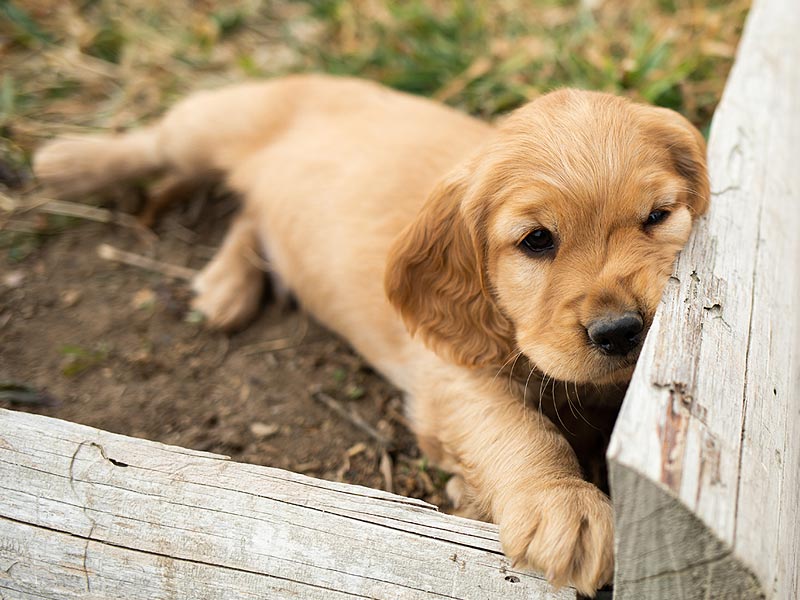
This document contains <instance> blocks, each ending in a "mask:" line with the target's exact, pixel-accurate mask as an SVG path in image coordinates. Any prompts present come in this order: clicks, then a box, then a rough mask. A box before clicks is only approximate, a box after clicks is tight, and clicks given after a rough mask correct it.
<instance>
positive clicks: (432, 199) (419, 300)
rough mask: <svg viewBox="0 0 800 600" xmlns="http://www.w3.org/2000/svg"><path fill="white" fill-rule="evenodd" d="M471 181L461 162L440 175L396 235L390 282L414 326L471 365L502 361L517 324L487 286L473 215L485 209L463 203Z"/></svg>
mask: <svg viewBox="0 0 800 600" xmlns="http://www.w3.org/2000/svg"><path fill="white" fill-rule="evenodd" d="M468 181H469V173H468V170H467V169H466V168H461V169H459V170H457V171H455V172H453V173H451V174H450V175H449V176H448V177H446V178H445V179H444V180H443V181H441V182H439V184H438V185H437V186H436V188H435V189H434V191H433V192H432V193H431V195H430V196H429V198H428V200H427V202H426V203H425V205H424V206H423V208H422V210H421V212H420V214H419V215H418V216H417V218H416V220H415V221H413V222H412V223H411V224H410V225H409V226H408V227H406V228H405V229H404V230H403V231H402V232H401V233H400V235H399V237H398V238H397V239H396V240H395V242H394V245H393V247H392V249H391V251H390V252H389V258H388V262H387V265H386V275H385V280H384V284H385V288H386V294H387V296H388V298H389V301H390V302H391V303H392V304H393V305H394V306H395V308H397V309H398V310H399V311H400V314H401V315H402V317H403V320H404V321H405V324H406V327H407V328H408V330H409V332H410V333H411V334H412V335H414V334H415V333H417V332H419V333H420V335H421V336H422V338H423V340H424V341H425V343H426V344H427V345H428V346H429V347H430V348H431V349H432V350H433V351H434V352H436V353H437V354H439V355H444V356H446V357H448V358H449V359H450V360H453V361H454V362H456V363H458V364H461V365H465V366H482V365H489V364H501V363H503V362H504V361H505V360H506V359H507V358H508V356H510V353H511V351H512V349H513V347H514V342H513V339H514V335H513V328H512V326H511V322H510V321H509V320H508V319H507V318H506V317H505V316H504V315H503V314H502V313H501V312H500V309H499V308H498V307H497V305H496V304H495V301H494V299H493V297H492V295H491V292H490V291H489V290H488V289H487V281H486V278H485V276H484V261H485V249H484V243H483V241H481V240H479V239H477V237H478V229H479V224H478V223H475V222H468V221H472V220H477V219H479V217H478V216H467V215H466V214H465V213H466V211H464V210H463V206H464V202H463V201H464V198H465V195H466V193H467V189H468V187H469V185H468ZM475 212H480V211H475Z"/></svg>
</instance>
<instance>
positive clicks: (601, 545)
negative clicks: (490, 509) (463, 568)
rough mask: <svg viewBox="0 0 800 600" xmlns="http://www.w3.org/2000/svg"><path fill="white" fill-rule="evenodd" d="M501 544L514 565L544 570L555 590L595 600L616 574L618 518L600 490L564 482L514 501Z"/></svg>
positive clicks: (579, 482)
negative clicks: (567, 590)
mask: <svg viewBox="0 0 800 600" xmlns="http://www.w3.org/2000/svg"><path fill="white" fill-rule="evenodd" d="M510 504H511V505H510V506H507V507H506V510H505V511H504V515H505V518H504V519H503V521H501V523H500V540H501V542H502V544H503V548H504V549H505V552H506V554H507V555H508V556H509V557H511V558H512V560H514V563H515V565H519V566H527V567H530V568H532V569H534V570H537V571H541V572H543V573H544V574H545V576H546V577H547V579H548V580H549V581H550V582H551V583H552V584H553V585H555V586H562V585H572V586H574V587H575V588H576V589H577V590H578V591H579V592H580V593H582V594H584V595H587V596H594V595H595V593H596V590H597V589H598V588H599V587H601V586H603V585H604V584H606V583H608V582H609V581H610V580H611V577H612V575H613V571H614V552H613V547H614V514H613V510H612V507H611V502H610V501H609V499H608V498H607V497H606V495H605V494H603V493H602V492H601V491H600V490H599V489H597V488H596V487H595V486H593V485H591V484H589V483H587V482H585V481H582V480H580V479H563V480H557V481H554V482H552V483H550V484H548V485H546V486H537V488H536V491H535V492H534V493H533V494H531V493H530V492H529V493H528V494H524V493H523V494H520V495H519V496H518V497H515V498H513V499H512V500H511V502H510Z"/></svg>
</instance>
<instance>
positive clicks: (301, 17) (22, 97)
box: [0, 0, 749, 162]
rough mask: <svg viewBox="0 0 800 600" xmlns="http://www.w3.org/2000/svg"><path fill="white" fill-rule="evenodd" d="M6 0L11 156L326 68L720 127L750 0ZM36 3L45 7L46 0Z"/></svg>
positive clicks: (0, 31)
mask: <svg viewBox="0 0 800 600" xmlns="http://www.w3.org/2000/svg"><path fill="white" fill-rule="evenodd" d="M596 4H597V7H596V8H595V9H593V10H590V9H589V8H586V7H585V6H584V4H582V3H580V2H572V1H556V0H542V1H525V0H504V1H500V0H493V1H489V0H477V1H474V2H469V1H467V0H451V1H446V2H445V1H437V0H430V1H422V0H405V1H403V2H379V1H377V0H371V1H369V0H273V1H269V2H267V1H265V2H259V1H258V0H230V1H222V0H206V1H205V2H203V3H202V7H203V9H202V10H201V9H200V8H198V7H199V6H200V5H201V3H196V2H191V1H190V0H177V1H176V2H169V3H154V2H149V1H146V0H119V1H118V0H91V1H90V2H80V3H78V2H63V3H41V4H39V3H30V4H29V3H26V2H21V1H20V0H2V2H0V40H3V41H2V42H0V56H2V61H3V64H4V69H3V75H2V78H0V136H2V137H3V138H4V139H3V140H0V142H2V143H0V160H4V161H8V160H10V159H9V153H10V152H11V150H10V149H11V148H13V149H14V152H16V153H17V154H15V155H14V157H13V160H14V161H16V162H19V157H18V154H19V151H20V150H21V151H22V152H23V154H24V158H25V159H27V157H28V155H29V153H30V151H31V149H32V148H33V147H35V146H36V145H38V144H39V143H40V142H41V140H42V139H44V138H47V137H50V136H52V135H54V134H58V133H70V132H73V131H86V130H92V129H95V128H103V129H106V128H119V127H129V126H132V125H136V124H138V123H141V122H143V121H146V120H147V119H149V118H151V117H153V116H154V115H157V114H159V113H161V112H162V111H163V110H164V109H165V108H166V107H167V106H168V105H169V104H171V103H172V102H174V100H175V99H176V98H177V97H179V96H180V95H183V94H185V93H187V92H189V91H191V90H193V89H197V88H201V87H212V86H218V85H221V84H223V83H226V82H231V81H240V80H242V79H245V78H248V77H269V76H276V75H281V74H285V73H290V72H303V71H324V72H330V73H338V74H346V75H355V76H360V77H366V78H370V79H375V80H378V81H381V82H383V83H385V84H387V85H390V86H392V87H395V88H398V89H401V90H405V91H408V92H411V93H415V94H421V95H425V96H431V97H434V98H437V99H439V100H441V101H444V102H447V103H449V104H451V105H453V106H457V107H459V108H461V109H463V110H465V111H467V112H469V113H472V114H475V115H479V116H482V117H484V118H492V117H494V116H496V115H500V114H502V113H504V112H507V111H509V110H512V109H513V108H515V107H516V106H519V105H520V104H521V103H523V102H525V101H527V100H530V99H532V98H535V97H536V96H538V95H540V94H542V93H544V92H546V91H548V90H551V89H554V88H558V87H563V86H575V87H582V88H589V89H596V90H603V91H608V92H614V93H618V94H624V95H626V96H629V97H632V98H635V99H637V100H641V101H645V102H650V103H654V104H659V105H662V106H667V107H670V108H674V109H676V110H679V111H681V112H683V113H684V114H685V115H686V116H687V117H688V118H689V119H690V120H692V121H693V122H694V123H695V124H697V125H698V126H700V127H705V126H707V125H708V122H709V121H710V118H711V116H712V114H713V110H714V107H715V106H716V103H717V102H718V100H719V97H720V94H721V91H722V88H723V85H724V81H725V77H726V75H727V72H728V69H729V68H730V65H731V63H732V60H733V56H734V51H735V47H736V44H737V42H738V38H739V35H740V33H741V28H742V24H743V21H744V17H745V14H746V11H747V8H748V4H749V1H748V0H730V1H727V2H723V1H717V2H709V3H702V2H699V1H697V0H632V1H629V0H606V1H605V2H602V1H601V2H599V3H596ZM37 7H39V8H38V9H37Z"/></svg>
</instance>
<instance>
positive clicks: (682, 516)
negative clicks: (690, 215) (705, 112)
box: [608, 0, 800, 598]
mask: <svg viewBox="0 0 800 600" xmlns="http://www.w3.org/2000/svg"><path fill="white" fill-rule="evenodd" d="M798 31H800V4H798V3H797V1H796V0H757V1H756V2H755V4H754V6H753V8H752V11H751V14H750V16H749V18H748V23H747V26H746V28H745V32H744V35H743V38H742V41H741V45H740V48H739V53H738V58H737V61H736V63H735V65H734V67H733V70H732V72H731V75H730V77H729V80H728V84H727V87H726V90H725V94H724V96H723V99H722V102H721V103H720V106H719V108H718V110H717V113H716V115H715V118H714V123H713V126H712V132H711V139H710V143H709V166H710V171H711V180H712V190H713V193H712V196H713V200H712V206H711V211H710V213H709V215H708V217H707V218H705V219H703V220H701V222H700V223H699V224H698V227H697V228H696V230H695V232H694V234H693V236H692V238H691V240H690V242H689V244H688V246H687V248H686V250H685V251H684V252H683V253H682V254H681V256H680V258H679V260H678V262H677V265H676V268H675V273H674V276H673V277H672V278H671V279H670V283H669V285H668V287H667V290H666V293H665V298H664V302H663V303H662V306H661V307H660V310H659V312H658V314H657V315H656V320H655V323H654V324H653V327H652V329H651V333H650V334H649V336H648V339H647V341H646V343H645V347H644V349H643V352H642V356H641V358H640V360H639V364H638V365H637V369H636V372H635V373H634V377H633V381H632V382H631V386H630V388H629V390H628V394H627V396H626V399H625V402H624V404H623V408H622V411H621V413H620V417H619V420H618V421H617V426H616V429H615V431H614V435H613V437H612V440H611V444H610V447H609V453H608V459H609V466H610V476H611V486H612V496H613V498H614V502H615V509H616V515H617V535H618V539H617V547H618V560H617V573H616V580H615V595H616V597H618V598H642V597H647V598H676V597H681V598H684V597H685V598H695V597H696V598H706V597H727V596H725V594H726V593H732V594H734V596H733V597H737V598H746V597H751V596H752V597H760V596H761V595H762V594H763V595H766V596H767V597H775V598H795V597H798V595H800V585H799V584H798V577H799V575H798V570H799V569H798V554H799V550H800V526H798V521H800V518H799V517H800V515H799V514H798V506H800V479H799V476H798V473H800V412H799V410H800V404H798V402H797V393H798V391H800V360H799V358H798V357H800V310H798V305H797V299H798V298H800V293H798V291H800V281H798V280H799V279H800V278H799V277H798V272H799V271H800V269H798V264H800V245H799V244H800V241H799V239H800V200H798V199H799V198H800V169H798V168H797V165H796V152H797V150H798V148H800V62H798V57H800V36H798V34H797V32H798ZM637 494H638V496H637ZM733 590H738V591H737V592H735V593H734V592H733ZM709 594H710V596H709Z"/></svg>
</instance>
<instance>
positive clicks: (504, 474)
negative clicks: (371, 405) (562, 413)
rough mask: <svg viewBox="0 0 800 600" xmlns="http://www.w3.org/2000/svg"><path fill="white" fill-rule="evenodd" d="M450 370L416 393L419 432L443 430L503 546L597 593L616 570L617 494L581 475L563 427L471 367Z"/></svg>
mask: <svg viewBox="0 0 800 600" xmlns="http://www.w3.org/2000/svg"><path fill="white" fill-rule="evenodd" d="M447 379H449V381H445V380H444V378H443V377H442V374H441V373H439V374H438V377H437V379H436V380H434V379H431V381H429V386H427V387H428V390H427V392H426V393H419V392H417V393H416V394H415V396H414V398H415V399H414V406H413V407H412V412H413V414H414V415H415V421H416V422H417V424H418V425H417V428H418V429H419V430H420V431H419V435H420V437H421V438H423V439H426V438H430V437H431V436H435V437H436V438H438V440H439V442H440V444H441V448H442V449H443V451H444V452H445V453H446V454H447V455H449V456H450V457H452V458H454V459H455V460H456V461H457V462H458V464H459V468H458V469H457V470H458V471H459V473H460V475H461V477H462V478H463V483H462V482H461V481H459V482H458V485H463V486H466V488H467V495H468V496H470V497H472V498H473V499H474V501H475V504H474V506H477V507H479V509H480V510H481V511H482V512H483V515H484V516H486V517H489V518H490V519H491V520H492V521H494V522H495V523H497V524H498V525H499V526H500V539H501V542H502V544H503V548H504V550H505V552H506V553H507V554H508V556H510V557H511V558H512V559H513V560H514V561H515V563H517V564H521V565H525V566H529V567H532V568H534V569H537V570H540V571H542V572H544V573H545V575H546V576H547V577H548V579H549V580H550V581H551V582H552V583H553V584H555V585H564V584H571V585H573V586H575V587H576V588H577V589H578V590H579V591H580V592H582V593H584V594H587V595H594V593H595V590H596V589H597V588H598V587H600V586H601V585H603V584H604V583H605V582H607V581H608V580H610V578H611V575H612V571H613V542H614V538H613V514H612V508H611V503H610V501H609V499H608V498H607V497H606V496H605V495H604V494H603V493H602V492H601V491H600V490H599V489H597V488H596V487H595V486H593V485H591V484H589V483H587V482H585V481H584V480H583V479H582V478H581V473H580V468H579V466H578V461H577V459H576V457H575V454H574V453H573V451H572V449H571V448H570V446H569V443H568V442H567V441H566V440H565V439H564V437H563V436H562V435H561V434H560V433H559V432H558V430H557V429H556V427H555V426H554V425H553V424H552V423H551V422H550V421H549V420H547V418H546V417H544V416H541V415H539V414H538V413H535V412H533V411H528V410H526V409H525V407H524V406H523V404H522V401H521V400H519V399H516V398H514V397H513V396H512V395H511V394H510V393H509V392H508V390H507V389H506V388H505V386H503V385H502V384H500V383H497V382H493V381H491V380H485V379H482V378H479V377H477V376H475V375H473V374H471V373H470V372H469V371H466V370H459V371H458V373H454V374H451V376H450V377H448V378H447ZM426 426H428V427H429V428H430V431H425V427H426ZM454 485H455V484H454ZM455 491H459V492H460V493H461V495H462V496H463V495H465V493H464V490H463V489H462V490H455Z"/></svg>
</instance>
